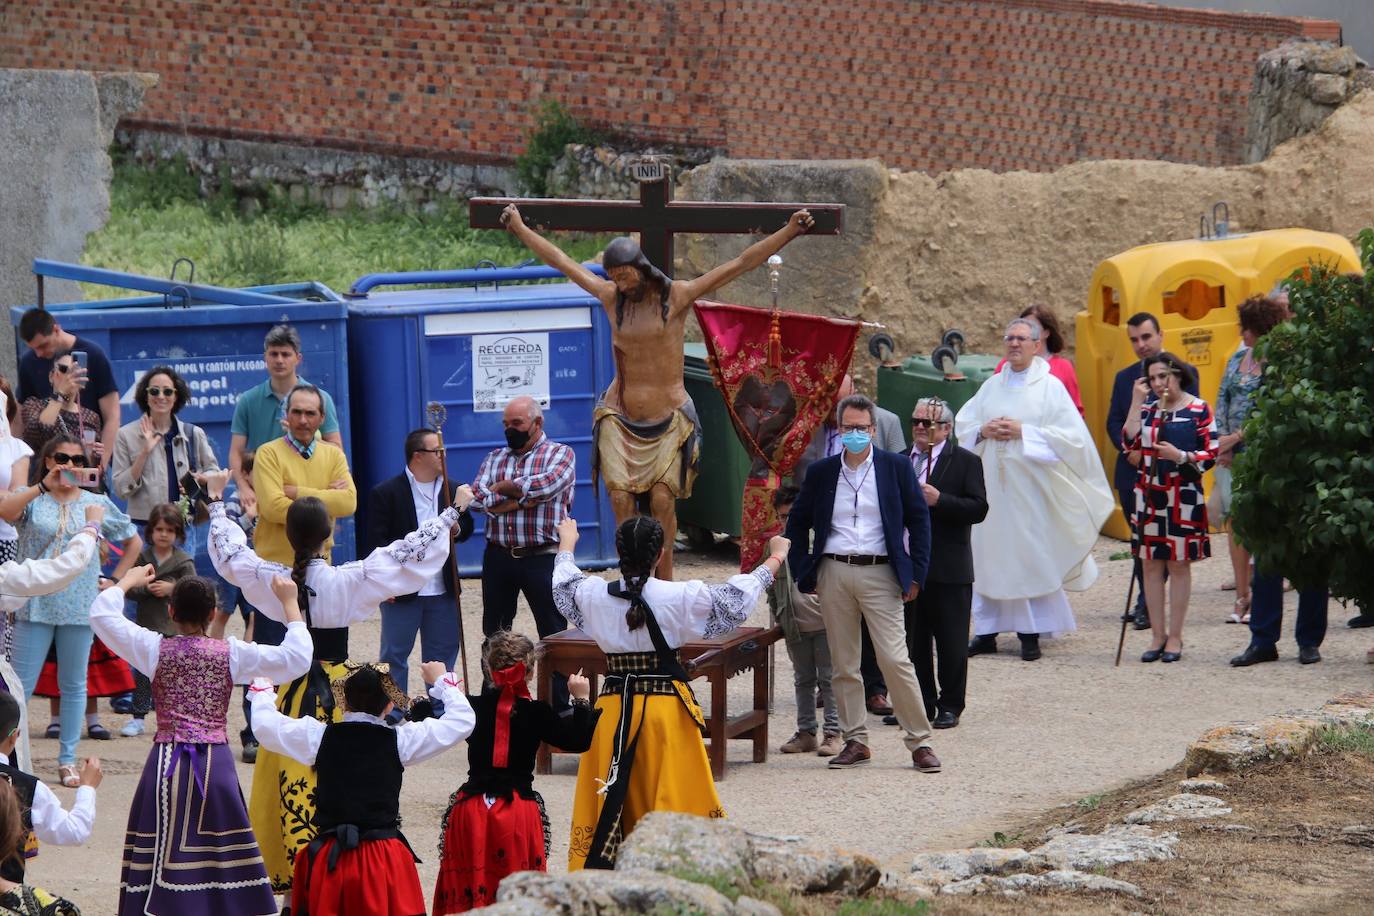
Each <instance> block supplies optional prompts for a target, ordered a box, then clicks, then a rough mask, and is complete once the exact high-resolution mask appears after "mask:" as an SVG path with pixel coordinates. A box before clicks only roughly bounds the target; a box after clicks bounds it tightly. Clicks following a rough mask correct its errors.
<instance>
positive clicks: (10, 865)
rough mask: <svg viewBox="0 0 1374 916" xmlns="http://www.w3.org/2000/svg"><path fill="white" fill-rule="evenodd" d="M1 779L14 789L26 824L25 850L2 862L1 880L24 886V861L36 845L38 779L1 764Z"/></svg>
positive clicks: (0, 868) (16, 768)
mask: <svg viewBox="0 0 1374 916" xmlns="http://www.w3.org/2000/svg"><path fill="white" fill-rule="evenodd" d="M0 779H4V780H5V781H6V782H8V783H9V784H10V785H11V786H13V787H14V794H15V795H16V796H17V797H18V798H19V811H20V814H21V815H22V817H23V822H24V848H22V849H20V850H19V851H18V852H17V853H16V854H15V855H13V856H11V857H10V858H8V859H6V860H5V861H4V862H0V878H4V879H5V880H6V881H13V882H15V883H16V884H23V883H24V859H25V857H26V856H27V855H28V853H27V850H28V849H29V848H31V847H32V846H33V845H34V839H33V796H34V793H35V792H36V791H37V790H38V777H37V776H33V775H31V774H29V773H25V772H24V771H23V770H21V769H19V768H18V767H13V766H10V765H9V764H7V763H0Z"/></svg>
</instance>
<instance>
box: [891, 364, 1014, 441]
mask: <svg viewBox="0 0 1374 916" xmlns="http://www.w3.org/2000/svg"><path fill="white" fill-rule="evenodd" d="M1001 361H1002V357H1000V356H987V355H985V354H982V353H969V354H966V355H964V356H961V357H959V363H958V366H957V367H956V368H957V370H958V372H959V373H960V374H962V375H963V376H964V378H962V379H957V380H956V379H946V378H945V374H944V372H942V371H941V370H939V369H936V368H935V366H934V364H932V363H931V361H930V357H928V356H908V357H907V358H906V359H905V360H904V361H903V362H902V364H901V365H900V366H880V367H879V368H878V406H879V407H885V408H887V409H888V410H890V411H892V412H893V413H895V414H896V415H897V416H898V417H900V418H901V420H902V434H903V435H904V436H905V437H906V444H907V446H908V447H909V446H910V445H911V412H912V409H913V408H915V406H916V402H917V401H919V400H920V399H921V398H939V399H940V400H942V401H944V402H945V403H946V404H948V405H949V409H950V410H952V411H954V412H955V413H958V412H959V408H960V407H963V406H964V404H965V403H966V402H967V401H968V400H969V399H970V398H972V397H973V396H974V395H975V394H977V393H978V389H979V387H981V386H982V384H983V382H985V381H987V380H988V379H989V378H991V377H992V376H993V374H994V373H995V372H996V371H997V364H998V363H999V362H1001Z"/></svg>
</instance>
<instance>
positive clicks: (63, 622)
mask: <svg viewBox="0 0 1374 916" xmlns="http://www.w3.org/2000/svg"><path fill="white" fill-rule="evenodd" d="M36 463H37V465H38V467H39V468H41V469H42V471H41V472H42V474H43V475H45V476H44V477H43V480H42V482H41V483H39V484H38V485H37V486H35V487H31V488H29V490H28V491H26V492H25V497H26V499H25V500H22V501H15V500H5V501H3V502H0V518H4V519H5V521H8V522H11V523H15V522H17V523H18V524H17V525H16V527H17V528H18V529H19V554H20V557H21V558H28V559H42V558H44V557H52V556H56V555H58V554H60V553H62V552H63V551H64V550H66V549H67V543H68V542H69V541H70V540H71V539H72V538H73V537H74V536H75V535H76V534H78V533H79V532H80V531H81V529H82V527H83V526H84V525H85V524H86V521H85V519H86V512H85V510H86V507H87V506H92V505H98V506H102V507H103V508H104V510H105V516H104V519H103V520H102V521H101V524H100V533H101V535H102V536H103V537H105V538H106V539H107V540H110V541H115V542H117V543H118V544H119V546H120V547H121V549H122V550H123V555H122V556H121V557H120V560H119V563H118V565H117V566H116V567H115V570H114V578H116V579H117V578H119V577H120V576H122V575H123V574H124V573H125V572H127V571H128V569H129V567H131V566H132V565H133V564H134V561H135V560H136V559H138V552H139V550H141V549H142V547H143V541H142V539H141V538H140V537H139V536H138V532H137V531H136V530H135V528H134V526H133V525H132V524H130V522H129V517H128V516H127V515H125V514H124V513H123V512H121V511H119V508H118V507H117V506H115V504H114V503H112V502H110V500H109V498H108V497H106V496H104V495H102V494H98V493H92V492H89V491H87V490H83V489H81V488H80V487H78V486H77V482H78V479H77V474H76V473H75V472H76V470H77V469H79V468H83V467H85V466H86V464H87V463H88V462H87V458H86V451H85V449H84V448H83V446H82V444H81V442H80V440H78V439H75V438H73V437H71V436H67V435H58V436H56V437H54V438H52V439H50V440H49V441H48V442H47V444H46V445H44V446H43V450H42V452H40V453H39V460H38V461H37V462H36ZM54 472H56V473H54ZM20 502H22V503H23V504H22V505H20V504H19V503H20ZM99 580H100V559H99V557H98V555H97V556H92V557H91V560H90V562H89V564H87V566H86V568H85V569H84V570H82V571H81V573H80V574H79V575H78V576H77V577H76V578H75V579H73V580H72V582H71V584H69V585H68V586H67V587H66V588H63V589H62V590H61V591H58V592H55V593H53V594H51V595H44V596H42V597H38V598H33V599H31V600H30V601H29V603H28V604H27V605H26V606H24V607H23V608H21V609H20V610H19V612H18V614H17V615H16V616H17V617H18V620H17V621H16V623H15V633H14V670H15V671H16V672H17V673H18V675H19V679H20V680H21V681H22V682H23V684H24V693H25V694H26V695H28V696H33V695H34V693H35V691H36V688H37V687H38V679H39V674H40V673H41V672H42V669H43V662H44V660H45V659H46V658H47V657H48V649H49V648H50V647H53V646H56V649H57V682H58V687H60V688H61V692H62V698H61V710H60V723H59V734H58V737H59V739H60V741H61V743H60V746H59V749H58V754H57V763H58V767H57V769H58V775H59V777H60V778H61V780H62V784H63V785H64V786H68V787H70V788H75V787H76V786H77V785H79V784H80V777H79V776H78V774H77V770H76V745H77V742H78V741H79V740H80V738H81V716H82V713H83V712H85V711H86V682H87V676H86V675H87V664H88V662H90V660H91V657H92V656H91V653H92V641H93V639H94V636H93V634H92V632H91V619H90V609H91V603H92V602H94V601H95V596H96V593H97V592H98V591H99ZM106 651H107V652H108V650H106ZM125 670H126V672H127V668H126V669H125ZM129 681H130V687H132V678H130V679H129ZM88 720H90V717H89V716H88ZM102 730H103V729H102ZM106 734H108V732H106Z"/></svg>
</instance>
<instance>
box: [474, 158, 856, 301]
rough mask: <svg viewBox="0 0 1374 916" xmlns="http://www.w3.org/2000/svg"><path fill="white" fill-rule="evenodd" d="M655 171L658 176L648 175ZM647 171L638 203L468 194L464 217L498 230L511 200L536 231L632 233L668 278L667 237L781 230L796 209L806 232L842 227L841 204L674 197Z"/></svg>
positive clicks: (661, 172)
mask: <svg viewBox="0 0 1374 916" xmlns="http://www.w3.org/2000/svg"><path fill="white" fill-rule="evenodd" d="M655 173H657V174H658V175H661V177H658V178H654V177H652V176H653V175H654V174H655ZM647 175H648V180H644V181H641V182H640V185H639V200H638V202H636V201H633V200H558V199H550V198H528V199H520V198H514V197H474V198H472V200H470V201H468V219H469V221H470V223H471V225H472V228H474V229H503V228H505V227H504V226H502V225H501V211H502V210H504V209H505V208H506V205H507V204H515V205H516V206H518V207H519V208H520V217H521V219H523V220H524V221H525V225H527V226H529V227H530V228H531V229H534V230H536V231H545V230H549V229H572V230H576V231H579V232H638V233H639V247H640V248H641V249H642V250H643V251H644V255H645V257H647V258H648V259H649V262H650V263H651V264H653V265H654V266H655V267H657V268H658V269H659V270H661V271H663V272H664V273H665V274H667V275H668V276H669V277H671V276H672V275H673V236H674V235H676V234H678V233H680V232H686V233H702V234H704V233H717V234H731V233H739V234H746V235H764V234H768V233H772V232H776V231H777V230H779V229H781V228H782V227H783V226H785V225H786V224H787V218H788V217H789V216H791V215H792V214H793V213H795V212H797V211H798V210H802V209H805V210H806V211H807V212H809V213H810V214H811V216H812V217H813V218H814V219H815V221H816V224H815V226H814V227H812V228H811V229H810V230H808V231H807V234H808V235H839V234H840V232H841V230H842V229H843V228H844V204H788V203H718V202H713V201H702V202H696V201H689V202H683V201H674V200H673V188H672V182H671V181H669V180H668V174H667V169H666V168H662V167H660V168H658V169H656V170H652V169H651V170H648V171H647Z"/></svg>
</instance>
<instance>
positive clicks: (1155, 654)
mask: <svg viewBox="0 0 1374 916" xmlns="http://www.w3.org/2000/svg"><path fill="white" fill-rule="evenodd" d="M1163 654H1164V650H1163V649H1162V648H1160V649H1146V650H1145V651H1144V652H1141V653H1140V660H1141V661H1142V662H1146V663H1148V662H1157V661H1159V658H1160V656H1162V655H1163Z"/></svg>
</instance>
